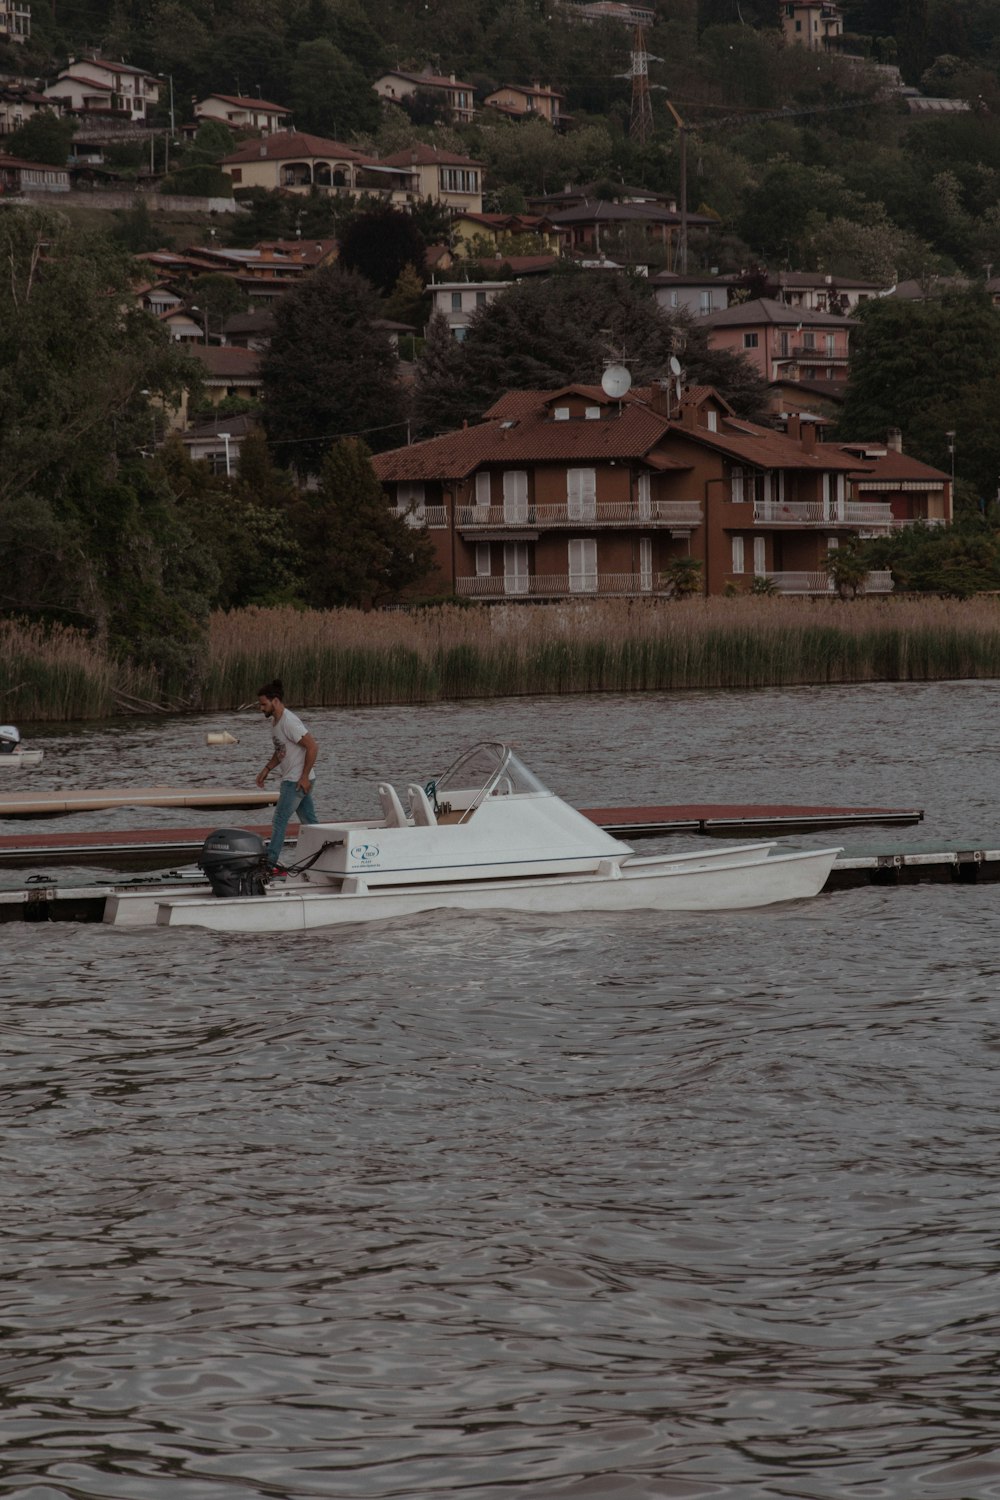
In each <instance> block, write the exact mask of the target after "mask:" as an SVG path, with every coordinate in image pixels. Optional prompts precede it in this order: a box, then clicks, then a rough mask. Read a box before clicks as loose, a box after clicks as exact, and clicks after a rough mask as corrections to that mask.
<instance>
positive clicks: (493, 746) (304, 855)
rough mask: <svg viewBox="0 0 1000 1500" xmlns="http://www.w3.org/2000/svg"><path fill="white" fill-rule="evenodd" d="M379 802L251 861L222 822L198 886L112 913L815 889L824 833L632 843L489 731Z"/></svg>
mask: <svg viewBox="0 0 1000 1500" xmlns="http://www.w3.org/2000/svg"><path fill="white" fill-rule="evenodd" d="M378 792H379V800H380V803H381V810H382V817H381V818H379V819H372V820H367V821H364V820H361V821H359V820H355V821H351V822H344V823H319V824H314V825H303V826H302V827H300V830H299V836H298V841H297V845H296V851H295V865H294V867H292V868H291V869H290V870H289V871H288V873H287V874H286V875H285V876H283V877H282V878H280V879H273V878H272V879H269V878H268V877H267V876H266V874H265V866H264V844H263V840H262V839H260V838H259V837H258V836H257V835H256V834H253V833H247V832H244V831H243V830H239V829H221V830H218V831H217V832H216V833H214V834H212V835H211V836H210V837H209V838H208V839H207V840H206V841H205V844H204V846H203V848H202V852H201V856H200V858H199V865H200V867H201V868H202V870H203V871H204V873H205V875H206V877H207V880H208V882H209V885H210V888H211V889H210V892H206V893H205V894H192V893H191V892H190V885H189V886H188V888H187V891H186V892H185V891H183V890H182V889H178V890H176V891H173V892H171V890H170V889H169V888H166V889H164V888H160V889H158V890H156V891H155V892H151V893H150V892H136V891H123V892H119V893H115V894H113V895H111V896H109V897H108V901H107V905H106V908H105V913H104V920H105V922H108V923H110V924H112V925H115V926H152V925H159V926H168V927H205V928H209V929H211V930H213V931H216V932H246V933H264V932H301V931H303V930H308V929H310V928H317V927H329V926H334V925H337V924H339V923H343V922H369V921H376V920H382V921H385V920H393V919H398V918H400V917H408V916H413V915H415V914H417V913H420V912H425V911H434V910H439V909H442V908H443V909H447V910H459V911H518V912H528V913H536V914H547V913H553V914H560V913H571V912H589V911H595V912H596V911H642V910H646V911H664V912H666V911H705V912H708V911H732V910H738V909H741V908H745V907H755V906H768V905H771V904H772V903H774V902H779V901H795V900H801V899H804V898H808V897H811V896H815V895H818V894H819V892H820V891H821V890H822V889H823V886H824V884H825V883H826V880H827V877H828V875H829V873H830V870H831V868H832V865H833V862H834V860H835V859H836V857H837V855H838V854H840V853H841V852H842V851H841V850H840V849H839V848H838V849H817V850H793V851H790V852H787V853H782V852H775V851H776V845H775V844H774V843H773V842H770V843H763V842H758V843H752V844H739V845H733V846H729V847H724V848H719V849H707V850H701V849H699V850H695V851H693V852H692V851H685V852H683V853H679V854H654V855H648V856H637V855H636V854H635V852H634V851H633V849H632V848H631V846H630V845H629V844H625V843H622V842H621V841H620V840H619V839H616V838H614V837H612V835H611V834H609V833H606V832H605V831H604V830H603V829H601V828H599V827H597V826H596V825H595V824H594V823H592V822H591V821H590V819H588V818H586V817H584V815H583V814H582V813H580V812H577V810H576V809H575V808H573V807H570V806H569V804H568V803H566V802H563V801H562V799H561V798H559V797H557V796H555V795H554V794H553V793H552V792H550V791H549V790H548V788H547V787H545V786H543V785H542V783H541V782H540V781H539V780H538V778H537V777H536V776H535V775H534V774H533V773H532V772H531V771H530V770H529V769H528V767H527V766H525V765H524V763H523V762H522V761H521V760H520V759H519V758H518V756H517V755H515V753H514V751H513V750H512V749H511V747H510V746H509V745H505V744H501V743H500V742H497V741H488V742H484V743H482V744H478V745H474V746H473V747H472V748H471V749H469V750H467V751H465V752H464V754H462V755H460V756H459V758H458V759H457V760H456V761H455V762H454V764H453V765H452V766H451V767H450V769H449V770H448V771H447V772H446V773H445V774H444V775H443V776H441V777H439V778H437V779H436V780H434V781H429V782H428V783H427V784H426V786H419V785H411V786H409V787H408V788H407V800H408V804H409V806H408V810H407V809H404V806H403V803H402V800H401V799H400V797H399V794H398V793H397V791H396V789H395V788H394V787H393V786H391V785H390V784H389V783H387V782H383V783H381V784H380V786H379V788H378Z"/></svg>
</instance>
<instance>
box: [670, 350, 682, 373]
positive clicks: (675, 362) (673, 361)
mask: <svg viewBox="0 0 1000 1500" xmlns="http://www.w3.org/2000/svg"><path fill="white" fill-rule="evenodd" d="M670 373H671V375H679V374H680V373H681V362H680V360H679V359H678V358H677V355H676V354H671V356H670Z"/></svg>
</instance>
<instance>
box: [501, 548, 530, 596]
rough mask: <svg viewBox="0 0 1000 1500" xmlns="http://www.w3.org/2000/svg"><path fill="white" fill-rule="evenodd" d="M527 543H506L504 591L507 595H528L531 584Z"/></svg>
mask: <svg viewBox="0 0 1000 1500" xmlns="http://www.w3.org/2000/svg"><path fill="white" fill-rule="evenodd" d="M529 580H530V574H529V572H528V544H527V542H504V544H503V589H504V593H505V594H526V593H527V592H528V589H529V586H530V583H529Z"/></svg>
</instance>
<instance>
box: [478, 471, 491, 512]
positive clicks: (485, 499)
mask: <svg viewBox="0 0 1000 1500" xmlns="http://www.w3.org/2000/svg"><path fill="white" fill-rule="evenodd" d="M475 503H476V505H477V506H484V507H487V508H488V507H489V503H490V471H489V469H480V471H479V473H478V474H477V475H476V500H475Z"/></svg>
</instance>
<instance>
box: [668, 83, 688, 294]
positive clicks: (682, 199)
mask: <svg viewBox="0 0 1000 1500" xmlns="http://www.w3.org/2000/svg"><path fill="white" fill-rule="evenodd" d="M666 103H667V108H668V109H669V111H670V113H671V114H672V115H673V117H674V123H675V124H676V126H677V134H678V138H679V141H680V153H681V180H680V189H679V191H678V194H677V198H678V206H679V208H680V211H681V230H680V242H679V244H678V246H677V265H678V267H679V269H680V273H681V275H682V276H686V275H687V268H688V162H687V137H688V131H687V126H686V125H685V124H684V121H683V120H682V119H681V117H680V115H679V114H678V113H677V111H676V109H674V106H673V105H672V104H671V102H670V100H669V99H668V100H667V101H666Z"/></svg>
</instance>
